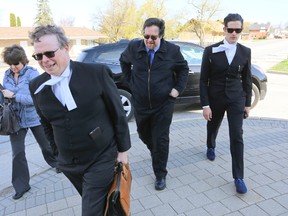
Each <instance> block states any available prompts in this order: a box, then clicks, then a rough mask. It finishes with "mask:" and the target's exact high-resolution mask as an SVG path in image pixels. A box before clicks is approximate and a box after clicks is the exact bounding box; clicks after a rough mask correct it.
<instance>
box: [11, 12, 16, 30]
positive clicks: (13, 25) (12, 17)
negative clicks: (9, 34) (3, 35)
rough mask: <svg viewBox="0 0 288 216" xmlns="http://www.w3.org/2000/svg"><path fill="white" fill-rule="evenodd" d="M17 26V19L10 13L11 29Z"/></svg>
mask: <svg viewBox="0 0 288 216" xmlns="http://www.w3.org/2000/svg"><path fill="white" fill-rule="evenodd" d="M15 26H16V17H15V14H14V13H10V27H15Z"/></svg>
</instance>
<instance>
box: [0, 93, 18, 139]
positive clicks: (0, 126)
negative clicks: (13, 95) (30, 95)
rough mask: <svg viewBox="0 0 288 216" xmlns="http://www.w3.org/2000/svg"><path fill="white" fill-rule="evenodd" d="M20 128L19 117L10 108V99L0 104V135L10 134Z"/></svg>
mask: <svg viewBox="0 0 288 216" xmlns="http://www.w3.org/2000/svg"><path fill="white" fill-rule="evenodd" d="M19 130H20V125H19V118H18V116H17V115H16V113H15V112H14V110H13V108H12V102H11V99H9V98H5V99H4V102H3V104H0V135H11V134H13V133H16V132H18V131H19Z"/></svg>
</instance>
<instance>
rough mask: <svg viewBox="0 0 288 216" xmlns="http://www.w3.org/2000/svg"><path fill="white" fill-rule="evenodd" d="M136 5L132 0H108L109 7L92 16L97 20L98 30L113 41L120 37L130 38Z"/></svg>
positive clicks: (132, 32)
mask: <svg viewBox="0 0 288 216" xmlns="http://www.w3.org/2000/svg"><path fill="white" fill-rule="evenodd" d="M135 16H136V7H135V3H134V0H110V7H109V8H108V9H107V10H106V12H105V14H104V13H103V12H101V11H100V12H98V14H97V15H95V16H94V18H93V19H94V21H98V22H99V30H100V32H101V33H103V34H105V35H107V36H108V37H109V38H110V41H112V42H115V41H118V40H120V39H122V38H131V36H132V34H134V33H135V29H136V28H137V26H136V22H135V19H136V17H135Z"/></svg>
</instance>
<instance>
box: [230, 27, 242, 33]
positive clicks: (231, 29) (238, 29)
mask: <svg viewBox="0 0 288 216" xmlns="http://www.w3.org/2000/svg"><path fill="white" fill-rule="evenodd" d="M234 31H235V32H236V33H237V34H239V33H241V32H242V28H227V32H228V33H233V32H234Z"/></svg>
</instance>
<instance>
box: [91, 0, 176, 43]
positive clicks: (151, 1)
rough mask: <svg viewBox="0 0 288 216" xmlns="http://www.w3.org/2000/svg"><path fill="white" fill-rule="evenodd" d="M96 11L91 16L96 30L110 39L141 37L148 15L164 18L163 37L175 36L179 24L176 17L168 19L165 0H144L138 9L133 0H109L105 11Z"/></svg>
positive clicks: (170, 37)
mask: <svg viewBox="0 0 288 216" xmlns="http://www.w3.org/2000/svg"><path fill="white" fill-rule="evenodd" d="M151 8H153V10H151ZM97 13H98V14H97V15H94V18H93V19H94V25H95V26H96V25H98V26H99V27H98V30H99V31H100V32H101V33H102V34H105V35H107V36H108V37H109V38H110V41H118V40H120V39H132V38H137V37H142V26H143V22H144V21H145V20H146V19H147V18H149V17H159V18H163V19H164V20H165V23H166V30H165V38H169V39H172V38H175V37H177V35H178V30H179V26H180V22H178V20H179V19H178V17H176V18H175V17H174V18H171V19H168V17H167V11H166V8H165V0H146V2H144V4H142V5H140V7H139V9H138V8H137V7H136V4H135V0H118V1H117V0H110V4H109V7H108V9H107V10H106V11H105V12H101V11H100V12H97Z"/></svg>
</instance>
